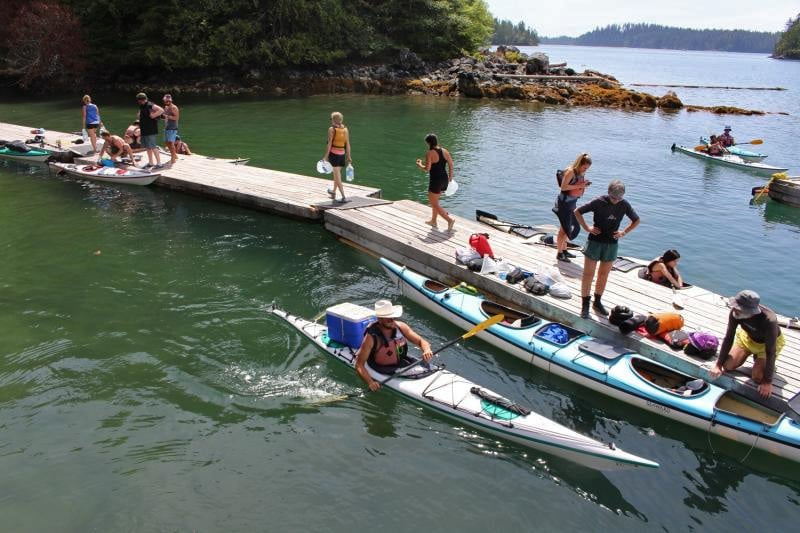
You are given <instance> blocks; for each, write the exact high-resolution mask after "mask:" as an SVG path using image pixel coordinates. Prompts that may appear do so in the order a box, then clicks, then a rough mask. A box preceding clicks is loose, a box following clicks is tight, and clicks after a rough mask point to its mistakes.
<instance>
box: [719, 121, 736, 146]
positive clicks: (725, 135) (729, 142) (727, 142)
mask: <svg viewBox="0 0 800 533" xmlns="http://www.w3.org/2000/svg"><path fill="white" fill-rule="evenodd" d="M717 140H718V141H719V143H720V144H721V145H722V146H723V147H724V148H728V147H731V146H733V145H734V144H736V141H734V140H733V136H732V135H731V127H730V126H725V131H723V132H722V135H719V136H717Z"/></svg>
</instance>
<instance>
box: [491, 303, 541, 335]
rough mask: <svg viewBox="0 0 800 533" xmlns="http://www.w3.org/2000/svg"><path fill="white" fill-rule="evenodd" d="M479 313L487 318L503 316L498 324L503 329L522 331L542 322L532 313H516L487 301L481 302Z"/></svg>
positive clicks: (513, 310)
mask: <svg viewBox="0 0 800 533" xmlns="http://www.w3.org/2000/svg"><path fill="white" fill-rule="evenodd" d="M481 312H482V313H483V314H484V315H486V316H487V317H490V316H494V315H503V321H502V322H500V325H501V326H503V327H505V328H516V329H524V328H529V327H531V326H535V325H536V324H538V323H539V322H541V321H542V319H541V318H539V317H537V316H536V315H534V314H532V313H526V312H525V311H517V310H516V309H512V308H510V307H506V306H505V305H501V304H499V303H496V302H491V301H489V300H484V301H482V302H481Z"/></svg>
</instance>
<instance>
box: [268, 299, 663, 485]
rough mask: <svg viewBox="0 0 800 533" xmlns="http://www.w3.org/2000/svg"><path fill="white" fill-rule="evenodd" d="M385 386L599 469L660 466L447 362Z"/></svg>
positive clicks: (302, 325)
mask: <svg viewBox="0 0 800 533" xmlns="http://www.w3.org/2000/svg"><path fill="white" fill-rule="evenodd" d="M271 311H272V313H274V314H275V315H277V316H279V317H281V318H282V319H284V320H286V321H287V322H288V323H289V324H291V325H292V326H294V327H295V328H297V329H298V330H299V331H300V332H301V333H302V334H303V335H305V336H306V337H308V339H310V340H311V341H312V342H313V343H314V344H316V345H317V346H318V347H319V348H320V349H322V350H324V351H325V352H326V353H328V354H329V355H330V356H332V357H333V358H335V359H337V360H338V361H341V362H342V363H345V364H346V365H348V366H350V367H351V368H352V367H355V360H356V353H355V350H353V349H352V348H350V347H349V346H346V345H344V344H340V343H338V342H336V341H333V340H331V339H330V338H329V337H328V328H327V326H325V325H323V324H319V323H316V322H311V321H309V320H306V319H304V318H301V317H297V316H294V315H291V314H289V313H287V312H286V311H283V310H281V309H278V308H272V309H271ZM368 369H369V372H370V374H371V375H372V377H373V378H374V379H376V380H378V381H384V380H385V379H386V377H387V376H386V375H384V374H380V373H378V372H376V371H375V370H373V369H372V368H369V367H368ZM383 387H384V388H387V389H390V390H392V391H394V392H396V393H398V394H400V395H401V396H405V397H406V398H408V399H410V400H412V401H414V402H416V403H419V404H421V405H424V406H426V407H428V408H430V409H432V410H434V411H437V412H439V413H441V414H444V415H447V416H449V417H451V418H454V419H457V420H459V421H460V422H462V423H464V424H467V425H470V426H472V427H475V428H477V429H479V430H481V431H483V432H486V433H489V434H491V435H494V436H497V437H501V438H503V439H506V440H510V441H512V442H515V443H517V444H521V445H523V446H526V447H529V448H532V449H536V450H540V451H543V452H546V453H549V454H552V455H555V456H558V457H562V458H565V459H568V460H570V461H574V462H576V463H578V464H581V465H583V466H586V467H588V468H593V469H597V470H626V469H631V468H657V467H658V466H659V465H658V463H655V462H653V461H649V460H647V459H644V458H642V457H638V456H636V455H632V454H630V453H627V452H625V451H622V450H620V449H618V448H617V447H616V446H614V445H613V444H604V443H602V442H599V441H596V440H594V439H592V438H589V437H587V436H585V435H582V434H580V433H577V432H575V431H573V430H571V429H569V428H566V427H564V426H562V425H560V424H557V423H556V422H554V421H552V420H550V419H548V418H546V417H544V416H542V415H540V414H538V413H535V412H533V411H531V410H529V409H526V408H524V407H522V406H519V405H517V404H515V403H513V402H511V401H510V400H507V399H505V398H503V397H501V396H500V395H498V394H496V393H494V392H492V391H490V390H488V389H485V388H483V387H481V386H479V385H476V384H475V383H472V382H471V381H469V380H467V379H465V378H463V377H461V376H459V375H458V374H454V373H452V372H450V371H448V370H446V369H445V368H444V366H437V365H431V366H429V367H428V366H426V365H424V364H418V365H416V366H415V367H412V368H411V369H410V370H409V371H408V372H407V373H403V375H400V376H398V377H396V378H395V379H392V380H391V381H388V382H386V383H385V384H384V385H383Z"/></svg>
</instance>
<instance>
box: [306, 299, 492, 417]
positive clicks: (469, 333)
mask: <svg viewBox="0 0 800 533" xmlns="http://www.w3.org/2000/svg"><path fill="white" fill-rule="evenodd" d="M504 318H505V316H504V315H502V314H499V315H494V316H492V317H489V318H487V319H486V320H484V321H483V322H480V323H478V324H476V325H475V326H474V327H473V328H472V329H470V330H469V331H467V332H466V333H464V334H463V335H461V336H460V337H456V338H455V339H453V340H451V341H447V342H446V343H444V344H442V345H441V346H439V347H438V348H437V349H436V351H434V352H433V355H436V354H438V353H439V352H441V351H442V350H444V349H445V348H449V347H450V346H452V345H454V344H455V343H457V342H458V341H460V340H466V339H468V338H470V337H472V336H474V335H477V334H478V333H480V332H481V331H483V330H485V329H486V328H488V327H490V326H493V325H495V324H497V323H498V322H501V321H502V320H503V319H504ZM421 362H422V361H414V362H413V363H411V364H410V365H408V366H404V367H402V368H399V369H397V370H396V371H395V372H394V374H392V375H391V376H388V377H387V378H385V379H383V380H381V381H380V382H379V383H380V384H381V386H383V385H385V384H386V383H388V382H390V381H391V380H393V379H394V378H396V377H399V376H402V375H403V374H405V373H406V372H408V371H409V370H411V369H412V368H414V367H415V366H417V365H419V364H420V363H421ZM358 396H361V392H353V393H350V394H343V395H341V396H334V397H333V398H329V399H325V400H320V401H319V402H313V403H314V404H315V405H318V404H321V403H329V402H338V401H340V400H349V399H350V398H357V397H358Z"/></svg>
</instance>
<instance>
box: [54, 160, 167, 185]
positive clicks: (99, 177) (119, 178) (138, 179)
mask: <svg viewBox="0 0 800 533" xmlns="http://www.w3.org/2000/svg"><path fill="white" fill-rule="evenodd" d="M50 166H52V167H53V168H55V169H56V170H57V173H58V174H67V175H69V176H72V177H75V178H86V179H90V180H95V181H105V182H108V183H126V184H128V185H150V184H151V183H153V182H154V181H155V180H156V178H158V177H159V176H160V175H161V174H156V173H153V172H148V171H146V170H141V169H136V168H116V167H106V166H102V165H78V164H74V163H50Z"/></svg>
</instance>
